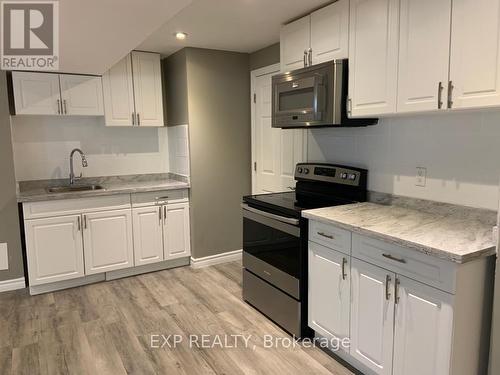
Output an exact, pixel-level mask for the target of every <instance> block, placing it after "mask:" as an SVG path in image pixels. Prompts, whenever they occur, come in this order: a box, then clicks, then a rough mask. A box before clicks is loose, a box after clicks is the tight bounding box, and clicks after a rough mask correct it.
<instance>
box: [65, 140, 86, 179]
mask: <svg viewBox="0 0 500 375" xmlns="http://www.w3.org/2000/svg"><path fill="white" fill-rule="evenodd" d="M75 152H78V153H79V154H80V155H81V157H82V167H84V168H85V167H88V165H89V164H88V163H87V158H86V157H85V154H84V153H83V151H82V150H80V149H79V148H75V149H74V150H73V151H71V154H70V155H69V184H70V185H73V184H74V183H75V181H76V180H78V179H80V178H82V174H81V173H80V176H79V177H75V171H74V169H73V155H74V154H75Z"/></svg>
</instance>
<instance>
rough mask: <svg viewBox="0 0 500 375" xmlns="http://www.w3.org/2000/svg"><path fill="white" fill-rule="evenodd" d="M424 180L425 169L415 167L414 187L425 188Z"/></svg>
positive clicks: (425, 177) (425, 175)
mask: <svg viewBox="0 0 500 375" xmlns="http://www.w3.org/2000/svg"><path fill="white" fill-rule="evenodd" d="M426 179H427V168H423V167H417V179H416V180H415V185H416V186H421V187H425V183H426Z"/></svg>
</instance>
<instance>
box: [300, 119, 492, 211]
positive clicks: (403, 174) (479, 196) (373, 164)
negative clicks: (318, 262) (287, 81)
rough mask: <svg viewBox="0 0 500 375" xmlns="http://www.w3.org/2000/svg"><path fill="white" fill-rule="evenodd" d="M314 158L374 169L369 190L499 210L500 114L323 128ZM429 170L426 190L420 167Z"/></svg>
mask: <svg viewBox="0 0 500 375" xmlns="http://www.w3.org/2000/svg"><path fill="white" fill-rule="evenodd" d="M308 160H309V161H329V162H335V163H344V164H347V165H354V166H359V167H362V168H367V169H368V170H369V179H368V180H369V189H370V190H373V191H380V192H385V193H391V194H396V195H402V196H409V197H415V198H421V199H428V200H435V201H441V202H447V203H453V204H461V205H467V206H473V207H480V208H488V209H493V210H496V209H497V208H498V197H499V180H500V111H498V110H496V111H481V112H462V113H459V112H456V113H451V114H450V113H446V114H436V115H418V116H412V117H402V118H401V117H398V118H389V119H382V120H380V123H379V124H378V125H376V126H372V127H367V128H351V129H332V128H330V129H328V128H325V129H317V130H312V131H310V132H309V134H308ZM417 167H425V168H427V183H426V186H425V187H419V186H415V180H416V168H417Z"/></svg>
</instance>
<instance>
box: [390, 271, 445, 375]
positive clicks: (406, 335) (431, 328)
mask: <svg viewBox="0 0 500 375" xmlns="http://www.w3.org/2000/svg"><path fill="white" fill-rule="evenodd" d="M398 278H399V282H400V285H399V288H398V295H397V297H399V302H398V303H397V304H396V323H395V334H394V373H395V374H405V375H421V374H426V375H443V374H450V356H451V343H452V327H453V308H452V295H451V294H448V293H445V292H442V291H440V290H438V289H435V288H432V287H429V286H427V285H424V284H421V283H419V282H417V281H413V280H411V279H407V278H405V277H401V276H398Z"/></svg>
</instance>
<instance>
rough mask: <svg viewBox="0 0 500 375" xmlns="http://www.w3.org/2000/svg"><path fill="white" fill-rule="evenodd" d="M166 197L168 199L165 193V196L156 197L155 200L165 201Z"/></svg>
mask: <svg viewBox="0 0 500 375" xmlns="http://www.w3.org/2000/svg"><path fill="white" fill-rule="evenodd" d="M166 199H168V195H164V196H162V197H155V200H156V201H164V200H166Z"/></svg>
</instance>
